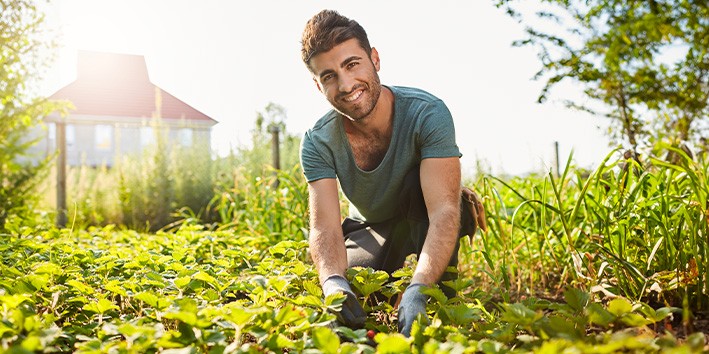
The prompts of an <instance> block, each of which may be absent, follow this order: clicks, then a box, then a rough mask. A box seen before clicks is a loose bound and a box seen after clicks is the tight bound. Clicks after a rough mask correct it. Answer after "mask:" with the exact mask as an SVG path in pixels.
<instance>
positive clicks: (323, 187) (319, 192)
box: [308, 178, 347, 283]
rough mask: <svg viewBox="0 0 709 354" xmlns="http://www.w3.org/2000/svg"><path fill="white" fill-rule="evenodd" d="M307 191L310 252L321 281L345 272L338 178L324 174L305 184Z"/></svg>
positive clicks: (345, 257)
mask: <svg viewBox="0 0 709 354" xmlns="http://www.w3.org/2000/svg"><path fill="white" fill-rule="evenodd" d="M308 193H309V194H310V254H311V256H312V258H313V262H314V263H315V269H316V270H317V271H318V275H319V276H320V283H323V282H324V281H325V279H327V278H328V277H329V276H331V275H341V276H344V275H345V271H346V270H347V251H346V250H345V240H344V237H343V235H342V226H341V224H340V222H341V220H340V201H339V195H338V193H337V180H335V179H334V178H324V179H320V180H317V181H314V182H310V183H309V184H308Z"/></svg>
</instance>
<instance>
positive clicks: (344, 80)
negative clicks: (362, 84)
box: [339, 74, 357, 92]
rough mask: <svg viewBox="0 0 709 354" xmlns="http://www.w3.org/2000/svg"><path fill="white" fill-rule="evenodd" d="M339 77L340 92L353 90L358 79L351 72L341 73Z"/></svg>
mask: <svg viewBox="0 0 709 354" xmlns="http://www.w3.org/2000/svg"><path fill="white" fill-rule="evenodd" d="M339 79H340V80H339V90H340V92H351V91H352V89H353V88H354V86H355V83H356V82H357V80H355V79H354V77H353V76H352V75H349V74H341V75H339Z"/></svg>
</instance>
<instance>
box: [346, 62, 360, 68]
mask: <svg viewBox="0 0 709 354" xmlns="http://www.w3.org/2000/svg"><path fill="white" fill-rule="evenodd" d="M357 64H359V63H358V62H356V61H353V62H351V63H348V64H347V68H348V69H352V68H354V67H355V65H357Z"/></svg>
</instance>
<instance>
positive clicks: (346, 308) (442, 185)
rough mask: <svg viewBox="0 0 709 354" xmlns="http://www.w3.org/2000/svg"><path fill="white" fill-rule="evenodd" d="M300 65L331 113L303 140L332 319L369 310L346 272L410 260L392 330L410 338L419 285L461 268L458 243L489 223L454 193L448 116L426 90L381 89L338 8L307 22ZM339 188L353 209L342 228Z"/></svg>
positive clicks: (361, 317)
mask: <svg viewBox="0 0 709 354" xmlns="http://www.w3.org/2000/svg"><path fill="white" fill-rule="evenodd" d="M302 58H303V62H304V63H305V65H306V66H307V67H308V69H309V70H310V72H311V73H312V75H313V81H314V82H315V84H316V86H317V88H318V90H319V91H320V92H322V93H323V94H324V95H325V98H326V99H327V100H328V102H330V104H331V105H332V107H333V110H331V111H330V112H328V113H327V114H326V115H325V116H323V117H322V118H320V119H319V120H318V121H317V122H316V123H315V125H314V127H313V128H312V129H310V130H308V131H307V132H306V133H305V136H304V138H303V143H302V147H301V164H302V167H303V172H304V174H305V177H306V180H307V181H308V191H309V196H310V228H311V230H310V239H309V242H310V252H311V255H312V258H313V262H314V263H315V267H316V269H317V271H318V274H319V276H320V282H321V284H322V287H323V291H324V293H325V295H326V296H327V295H329V294H332V293H335V292H340V293H343V294H345V295H346V297H347V298H346V300H345V303H344V304H343V307H342V310H341V311H340V313H339V314H338V319H339V321H340V322H342V323H343V324H344V325H346V326H349V327H353V328H358V327H362V326H363V325H364V321H365V317H366V314H365V313H364V310H363V309H362V307H361V306H360V304H359V302H358V301H357V298H356V297H355V295H354V293H353V291H352V289H351V287H350V284H349V283H348V281H347V279H346V278H345V272H346V270H347V268H349V267H355V266H363V267H372V268H374V269H379V270H384V271H387V272H388V273H389V274H391V273H392V272H393V271H395V270H396V269H398V268H401V267H402V266H403V264H404V261H405V260H406V257H407V256H409V255H410V254H412V253H413V254H416V255H417V257H418V263H417V266H416V269H415V270H414V275H413V278H412V279H411V285H409V286H408V287H407V288H406V290H405V291H404V293H403V295H402V297H401V300H400V304H399V312H398V313H399V316H398V321H399V330H400V331H401V332H402V333H404V334H405V335H407V336H408V335H409V334H410V331H411V325H412V323H413V321H414V320H416V319H417V318H421V319H426V312H425V311H426V301H427V297H426V296H425V295H424V294H422V293H421V292H420V290H421V289H422V287H424V286H430V285H432V284H435V283H439V282H441V281H443V280H450V279H454V278H455V277H456V276H457V274H456V273H455V272H454V271H447V267H448V266H454V267H455V266H456V265H457V263H458V239H459V237H460V236H462V235H472V234H473V233H474V232H475V228H476V224H480V225H481V227H483V228H484V225H485V223H484V211H483V209H482V205H481V204H480V203H479V202H478V200H477V198H476V197H475V194H474V193H473V192H472V191H470V190H469V189H467V188H461V172H460V156H461V154H460V151H459V149H458V146H457V144H456V141H455V128H454V125H453V119H452V117H451V114H450V112H449V110H448V108H447V107H446V105H445V104H444V103H443V102H442V101H441V100H440V99H438V98H436V97H435V96H433V95H431V94H429V93H427V92H425V91H423V90H420V89H416V88H408V87H398V86H384V85H382V84H381V83H380V81H379V75H378V72H379V69H380V65H381V63H380V58H379V53H378V52H377V50H376V49H375V48H372V47H371V46H370V44H369V40H368V39H367V34H366V32H365V31H364V29H363V28H362V26H360V25H359V24H358V23H357V22H356V21H354V20H350V19H348V18H346V17H344V16H341V15H340V14H338V13H337V12H335V11H331V10H324V11H321V12H320V13H318V14H316V15H315V16H314V17H313V18H312V19H310V21H308V23H307V25H306V27H305V30H304V31H303V37H302ZM338 182H339V188H341V189H342V193H343V194H344V196H345V197H346V198H347V200H348V201H349V216H348V217H347V218H345V219H344V221H342V220H341V216H340V201H339V191H338ZM461 191H462V193H461ZM461 196H462V198H461ZM461 200H462V202H461ZM461 210H462V211H463V212H462V213H461ZM444 291H446V292H447V295H449V296H453V295H454V293H453V292H451V291H450V289H446V288H444Z"/></svg>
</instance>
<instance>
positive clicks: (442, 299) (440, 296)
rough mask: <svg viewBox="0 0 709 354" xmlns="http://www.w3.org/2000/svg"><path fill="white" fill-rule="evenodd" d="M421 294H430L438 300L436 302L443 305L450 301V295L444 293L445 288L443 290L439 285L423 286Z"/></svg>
mask: <svg viewBox="0 0 709 354" xmlns="http://www.w3.org/2000/svg"><path fill="white" fill-rule="evenodd" d="M421 294H425V295H428V296H430V297H431V298H432V299H434V300H436V302H438V303H439V304H441V305H444V304H445V303H446V302H448V297H447V296H446V294H445V293H443V290H441V289H440V288H438V287H437V286H430V287H429V286H425V287H422V288H421Z"/></svg>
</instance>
